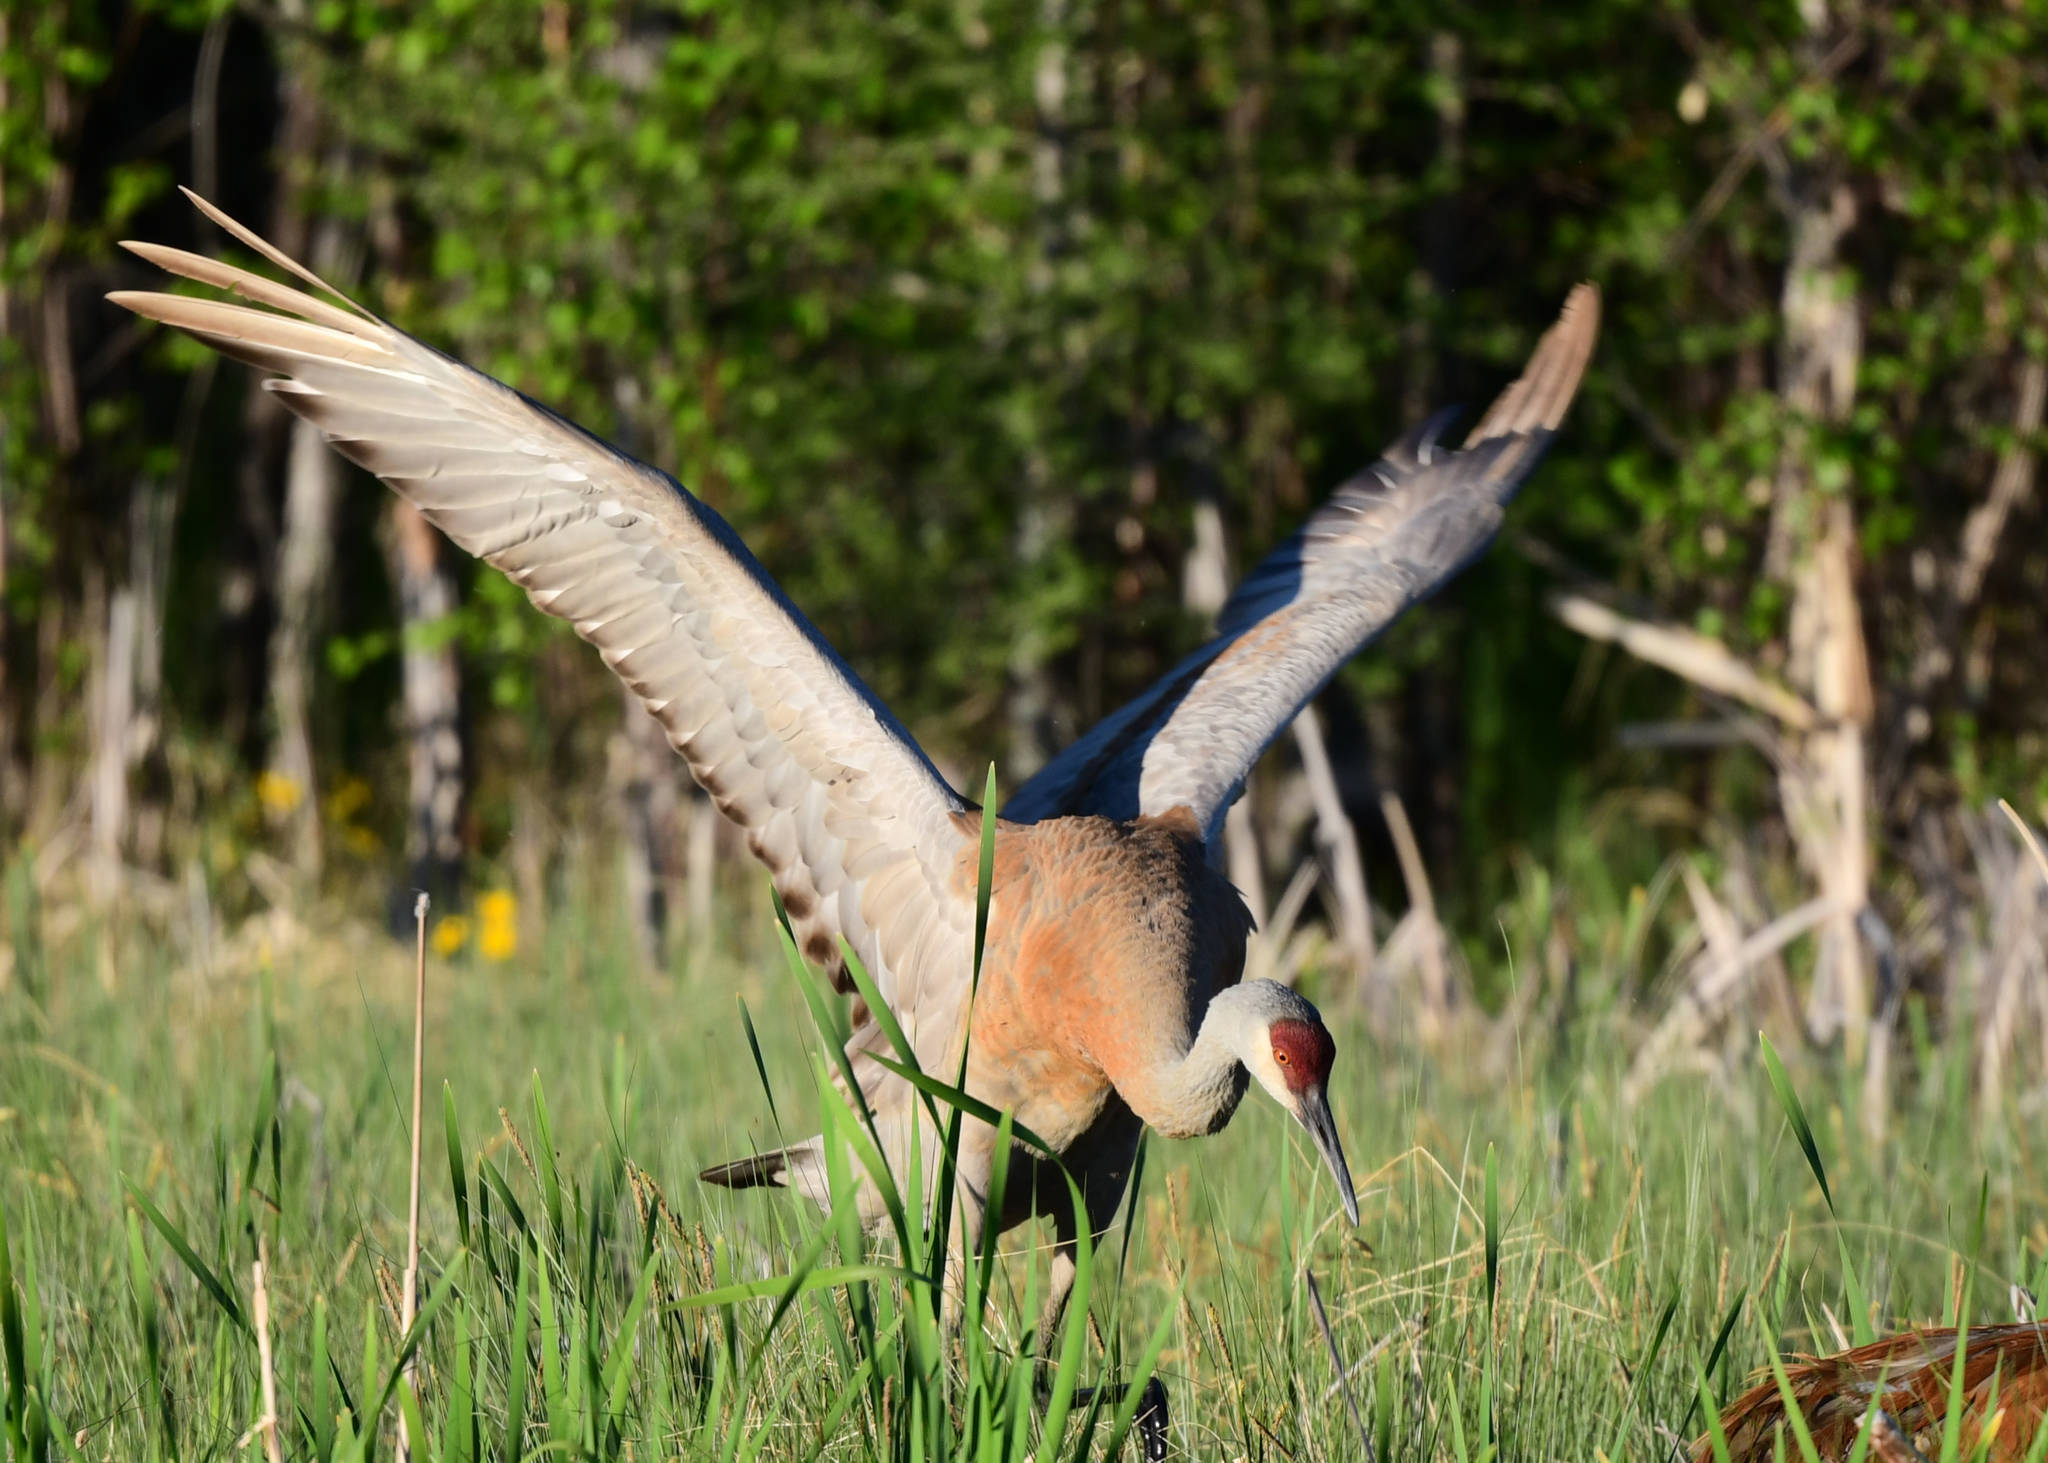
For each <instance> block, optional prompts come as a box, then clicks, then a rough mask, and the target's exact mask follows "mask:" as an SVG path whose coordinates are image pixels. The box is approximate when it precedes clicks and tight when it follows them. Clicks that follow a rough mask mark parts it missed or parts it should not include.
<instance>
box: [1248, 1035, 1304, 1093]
mask: <svg viewBox="0 0 2048 1463" xmlns="http://www.w3.org/2000/svg"><path fill="white" fill-rule="evenodd" d="M1245 1067H1246V1069H1247V1070H1249V1071H1250V1072H1251V1074H1252V1077H1253V1078H1254V1079H1255V1080H1256V1081H1257V1082H1258V1084H1259V1086H1261V1087H1263V1088H1265V1089H1266V1091H1268V1092H1270V1093H1271V1094H1272V1095H1273V1097H1274V1098H1275V1100H1277V1101H1278V1102H1279V1103H1281V1105H1282V1106H1286V1107H1292V1106H1293V1104H1294V1094H1293V1093H1292V1092H1290V1091H1289V1090H1288V1088H1287V1072H1286V1070H1285V1069H1284V1068H1283V1067H1281V1065H1280V1064H1279V1063H1278V1062H1276V1061H1275V1060H1273V1051H1272V1048H1271V1047H1266V1048H1265V1049H1263V1050H1261V1051H1260V1052H1259V1053H1258V1055H1257V1056H1256V1057H1254V1058H1253V1060H1251V1061H1249V1062H1247V1063H1245Z"/></svg>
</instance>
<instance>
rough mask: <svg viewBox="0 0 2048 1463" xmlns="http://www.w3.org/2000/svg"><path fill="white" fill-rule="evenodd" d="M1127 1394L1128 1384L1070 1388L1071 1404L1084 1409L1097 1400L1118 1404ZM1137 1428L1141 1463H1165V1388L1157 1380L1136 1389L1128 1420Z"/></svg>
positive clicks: (1042, 1386)
mask: <svg viewBox="0 0 2048 1463" xmlns="http://www.w3.org/2000/svg"><path fill="white" fill-rule="evenodd" d="M1038 1393H1039V1396H1040V1397H1041V1398H1043V1397H1044V1396H1045V1394H1046V1383H1045V1381H1044V1379H1043V1378H1041V1379H1040V1381H1039V1384H1038ZM1130 1394H1131V1384H1130V1383H1129V1382H1110V1383H1107V1384H1105V1385H1103V1386H1100V1387H1076V1388H1074V1401H1075V1402H1077V1403H1080V1404H1081V1405H1083V1406H1086V1405H1087V1404H1088V1403H1090V1402H1093V1401H1095V1400H1096V1398H1098V1397H1099V1398H1101V1399H1102V1400H1103V1401H1104V1402H1106V1403H1108V1404H1109V1405H1111V1406H1115V1405H1116V1404H1118V1403H1120V1402H1122V1401H1123V1400H1124V1399H1125V1398H1126V1397H1128V1396H1130ZM1132 1421H1133V1422H1134V1423H1136V1424H1137V1428H1138V1445H1139V1446H1140V1447H1141V1448H1142V1449H1144V1453H1145V1463H1165V1459H1166V1429H1167V1421H1168V1418H1167V1411H1166V1387H1165V1385H1164V1384H1163V1383H1162V1382H1161V1381H1160V1380H1159V1378H1157V1377H1153V1378H1151V1379H1150V1380H1149V1381H1147V1382H1146V1383H1145V1385H1144V1386H1143V1387H1141V1388H1139V1389H1138V1411H1137V1415H1136V1416H1135V1417H1133V1418H1132Z"/></svg>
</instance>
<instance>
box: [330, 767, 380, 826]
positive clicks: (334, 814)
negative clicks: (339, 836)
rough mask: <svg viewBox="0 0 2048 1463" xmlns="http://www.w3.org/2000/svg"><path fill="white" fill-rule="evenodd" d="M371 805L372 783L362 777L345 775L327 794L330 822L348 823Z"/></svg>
mask: <svg viewBox="0 0 2048 1463" xmlns="http://www.w3.org/2000/svg"><path fill="white" fill-rule="evenodd" d="M369 805H370V784H369V783H367V782H365V781H363V779H362V778H360V777H344V778H342V780H341V783H340V785H339V786H337V787H336V788H335V789H334V791H333V792H331V793H329V794H328V795H327V806H326V809H325V813H326V817H327V821H328V822H330V823H346V822H348V821H349V820H350V819H351V818H353V817H355V815H356V814H358V813H360V812H361V811H362V810H363V809H364V808H367V807H368V806H369Z"/></svg>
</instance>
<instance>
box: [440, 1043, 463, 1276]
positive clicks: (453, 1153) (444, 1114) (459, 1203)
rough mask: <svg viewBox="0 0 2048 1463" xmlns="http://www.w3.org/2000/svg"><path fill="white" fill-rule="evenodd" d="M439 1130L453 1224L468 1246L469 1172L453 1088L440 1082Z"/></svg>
mask: <svg viewBox="0 0 2048 1463" xmlns="http://www.w3.org/2000/svg"><path fill="white" fill-rule="evenodd" d="M441 1130H442V1132H443V1133H444V1134H445V1135H446V1137H447V1141H448V1184H449V1187H450V1188H452V1189H453V1190H454V1191H455V1225H456V1231H457V1233H459V1234H460V1235H461V1237H462V1247H463V1248H464V1249H465V1250H466V1249H468V1248H469V1174H468V1170H467V1168H466V1166H465V1165H464V1163H463V1161H462V1129H461V1128H460V1126H458V1125H457V1123H456V1121H455V1089H454V1088H452V1087H450V1086H449V1085H448V1084H447V1083H446V1082H443V1083H442V1084H441Z"/></svg>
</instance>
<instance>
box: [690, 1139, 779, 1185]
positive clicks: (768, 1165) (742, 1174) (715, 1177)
mask: <svg viewBox="0 0 2048 1463" xmlns="http://www.w3.org/2000/svg"><path fill="white" fill-rule="evenodd" d="M697 1177H698V1178H699V1179H701V1180H702V1181H703V1182H705V1183H707V1184H717V1185H718V1186H719V1187H720V1188H723V1189H761V1188H774V1189H786V1188H788V1187H789V1154H788V1153H787V1152H786V1151H785V1150H783V1149H780V1148H778V1149H776V1150H775V1151H774V1152H772V1153H757V1154H755V1155H754V1156H753V1157H752V1158H735V1159H734V1160H733V1161H732V1162H731V1163H715V1164H713V1165H712V1166H711V1167H710V1168H707V1169H705V1170H704V1171H703V1172H701V1173H699V1174H698V1175H697Z"/></svg>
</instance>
